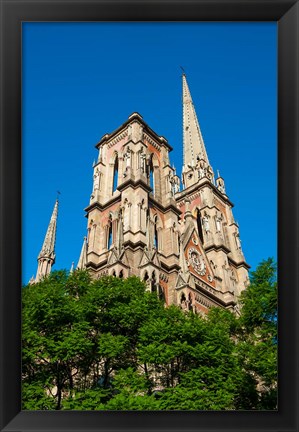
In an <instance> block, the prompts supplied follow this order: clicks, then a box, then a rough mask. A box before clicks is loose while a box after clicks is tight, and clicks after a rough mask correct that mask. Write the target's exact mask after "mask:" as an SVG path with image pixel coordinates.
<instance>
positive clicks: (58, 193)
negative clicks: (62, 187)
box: [56, 191, 61, 201]
mask: <svg viewBox="0 0 299 432" xmlns="http://www.w3.org/2000/svg"><path fill="white" fill-rule="evenodd" d="M56 192H57V195H56V201H59V195H61V192H59V191H56Z"/></svg>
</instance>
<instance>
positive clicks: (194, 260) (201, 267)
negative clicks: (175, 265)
mask: <svg viewBox="0 0 299 432" xmlns="http://www.w3.org/2000/svg"><path fill="white" fill-rule="evenodd" d="M188 257H189V262H190V264H191V265H192V267H193V268H194V270H195V271H196V273H198V274H199V275H201V276H203V275H205V274H206V271H207V269H206V264H205V261H204V259H203V256H202V255H201V254H200V253H199V252H198V251H197V250H196V249H194V248H192V247H191V248H190V249H189V251H188Z"/></svg>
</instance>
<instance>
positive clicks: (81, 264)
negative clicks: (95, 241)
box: [77, 236, 87, 270]
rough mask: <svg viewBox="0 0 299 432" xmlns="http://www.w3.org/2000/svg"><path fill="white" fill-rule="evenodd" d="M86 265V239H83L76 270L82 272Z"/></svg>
mask: <svg viewBox="0 0 299 432" xmlns="http://www.w3.org/2000/svg"><path fill="white" fill-rule="evenodd" d="M86 263H87V237H86V236H85V237H84V239H83V245H82V249H81V253H80V258H79V261H78V264H77V269H79V270H83V269H84V268H85V266H86Z"/></svg>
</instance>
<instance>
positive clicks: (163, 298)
mask: <svg viewBox="0 0 299 432" xmlns="http://www.w3.org/2000/svg"><path fill="white" fill-rule="evenodd" d="M158 290H159V292H158V295H159V299H160V300H163V301H164V302H165V294H164V290H163V288H162V286H161V285H160V284H159V285H158Z"/></svg>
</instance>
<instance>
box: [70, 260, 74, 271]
mask: <svg viewBox="0 0 299 432" xmlns="http://www.w3.org/2000/svg"><path fill="white" fill-rule="evenodd" d="M72 273H74V261H73V262H72V265H71V268H70V274H72Z"/></svg>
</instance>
